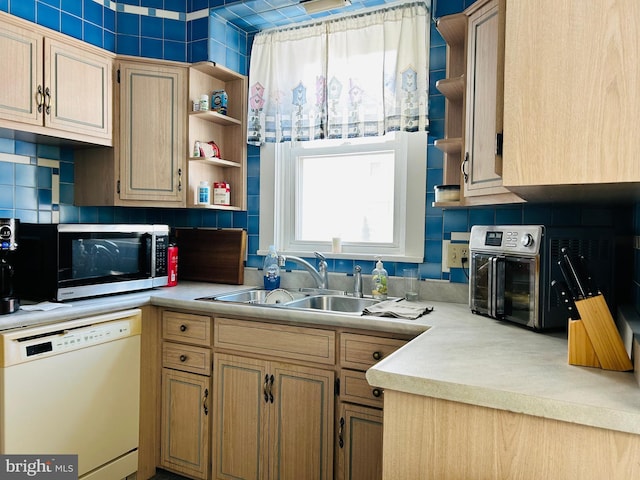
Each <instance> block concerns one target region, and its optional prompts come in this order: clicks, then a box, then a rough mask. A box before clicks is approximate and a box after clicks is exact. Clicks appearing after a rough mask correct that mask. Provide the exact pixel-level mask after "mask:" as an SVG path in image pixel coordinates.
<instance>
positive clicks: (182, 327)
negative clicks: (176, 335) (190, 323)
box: [180, 324, 187, 332]
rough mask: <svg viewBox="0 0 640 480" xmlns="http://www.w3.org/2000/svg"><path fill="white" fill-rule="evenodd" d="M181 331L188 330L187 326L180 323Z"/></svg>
mask: <svg viewBox="0 0 640 480" xmlns="http://www.w3.org/2000/svg"><path fill="white" fill-rule="evenodd" d="M180 331H181V332H186V331H187V326H186V325H184V324H182V325H180Z"/></svg>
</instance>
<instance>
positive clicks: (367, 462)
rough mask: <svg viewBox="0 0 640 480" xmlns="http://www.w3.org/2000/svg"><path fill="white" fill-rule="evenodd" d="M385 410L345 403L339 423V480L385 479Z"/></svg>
mask: <svg viewBox="0 0 640 480" xmlns="http://www.w3.org/2000/svg"><path fill="white" fill-rule="evenodd" d="M382 419H383V413H382V410H380V409H378V408H371V407H365V406H362V405H352V404H349V403H343V404H342V408H341V409H340V419H339V420H338V428H339V430H338V443H339V448H340V451H339V474H338V478H339V479H345V480H375V479H381V478H382Z"/></svg>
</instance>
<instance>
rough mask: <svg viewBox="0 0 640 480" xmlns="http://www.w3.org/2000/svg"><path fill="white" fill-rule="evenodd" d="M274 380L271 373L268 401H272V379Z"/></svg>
mask: <svg viewBox="0 0 640 480" xmlns="http://www.w3.org/2000/svg"><path fill="white" fill-rule="evenodd" d="M274 380H275V378H273V375H271V377H269V402H271V403H273V381H274Z"/></svg>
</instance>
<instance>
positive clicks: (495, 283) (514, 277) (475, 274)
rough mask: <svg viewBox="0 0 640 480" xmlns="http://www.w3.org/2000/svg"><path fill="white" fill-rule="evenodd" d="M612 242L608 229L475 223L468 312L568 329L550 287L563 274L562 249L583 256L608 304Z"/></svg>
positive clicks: (562, 309) (561, 304) (565, 316)
mask: <svg viewBox="0 0 640 480" xmlns="http://www.w3.org/2000/svg"><path fill="white" fill-rule="evenodd" d="M615 243H616V242H615V235H614V232H613V231H612V229H607V228H588V227H584V228H583V227H566V228H562V227H548V228H545V227H544V226H541V225H499V226H486V225H482V226H481V225H475V226H473V227H472V228H471V237H470V239H469V252H470V257H471V261H470V267H469V271H470V273H469V306H470V308H471V311H472V312H474V313H477V314H481V315H485V316H488V317H491V318H496V319H499V320H507V321H510V322H515V323H517V324H520V325H523V326H526V327H529V328H532V329H534V330H549V329H564V328H566V326H567V320H568V316H569V315H568V313H567V309H566V306H565V304H564V302H562V301H561V299H559V298H558V296H557V294H556V291H555V290H554V289H552V288H551V281H552V280H554V279H560V278H562V277H561V273H560V271H559V266H558V263H557V262H558V259H559V256H560V250H561V248H563V247H564V248H567V249H568V250H569V251H570V252H571V253H572V254H574V255H575V256H583V257H584V258H585V261H586V262H587V263H588V265H589V270H590V272H591V275H592V276H593V278H595V279H597V281H598V283H599V285H598V286H599V288H600V289H601V290H602V291H603V293H605V294H607V295H606V296H607V298H608V299H611V301H610V302H609V306H610V307H612V302H613V293H614V292H613V284H614V264H615Z"/></svg>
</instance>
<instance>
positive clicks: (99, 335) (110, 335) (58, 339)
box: [23, 320, 131, 358]
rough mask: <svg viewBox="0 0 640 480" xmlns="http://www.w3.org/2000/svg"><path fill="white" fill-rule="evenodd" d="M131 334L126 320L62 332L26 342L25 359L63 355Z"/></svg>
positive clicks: (24, 347)
mask: <svg viewBox="0 0 640 480" xmlns="http://www.w3.org/2000/svg"><path fill="white" fill-rule="evenodd" d="M130 334H131V327H130V326H129V322H127V321H126V320H123V321H120V322H109V323H105V324H101V325H92V326H90V327H82V328H78V329H76V330H71V331H62V332H60V333H57V334H56V335H52V336H47V337H45V338H37V339H30V340H26V344H25V345H23V349H24V358H29V357H32V356H34V355H41V354H43V353H48V352H51V353H61V352H67V351H69V350H77V349H78V348H84V347H89V346H91V345H97V344H100V343H104V342H110V341H112V340H116V339H118V338H123V337H128V336H129V335H130ZM23 341H25V340H23Z"/></svg>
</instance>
